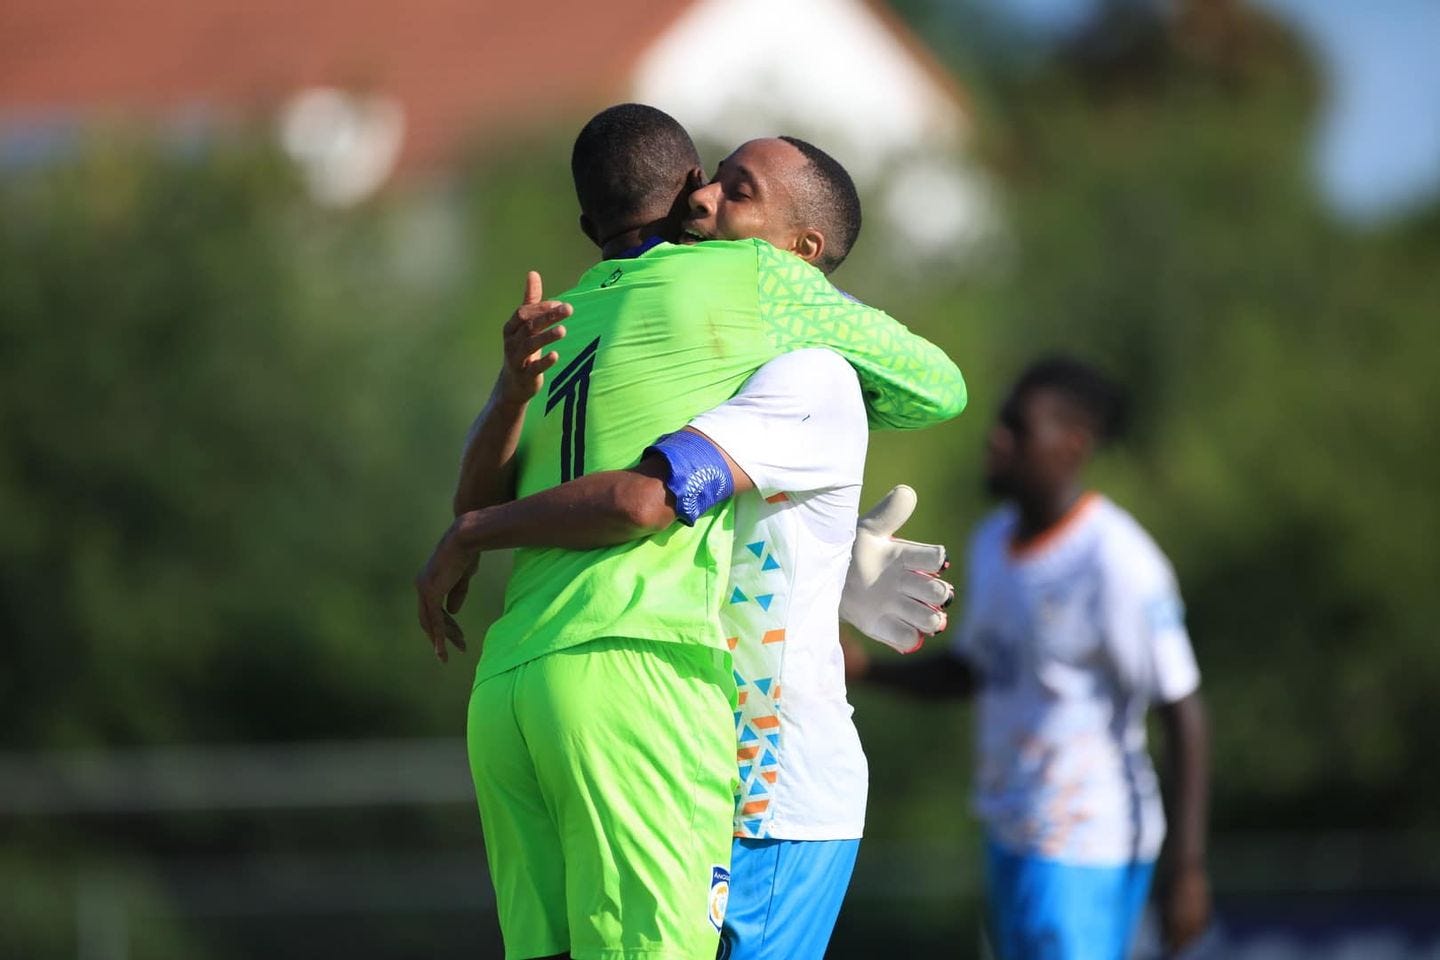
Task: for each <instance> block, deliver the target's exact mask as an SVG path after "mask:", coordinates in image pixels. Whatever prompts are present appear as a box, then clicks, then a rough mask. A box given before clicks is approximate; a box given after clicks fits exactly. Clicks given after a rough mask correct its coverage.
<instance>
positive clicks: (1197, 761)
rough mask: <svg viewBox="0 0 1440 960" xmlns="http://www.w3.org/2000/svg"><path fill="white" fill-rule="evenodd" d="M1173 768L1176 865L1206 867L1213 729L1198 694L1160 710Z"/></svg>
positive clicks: (1171, 794) (1172, 829)
mask: <svg viewBox="0 0 1440 960" xmlns="http://www.w3.org/2000/svg"><path fill="white" fill-rule="evenodd" d="M1160 719H1161V722H1162V724H1163V726H1164V728H1165V739H1166V752H1167V756H1168V765H1169V774H1170V775H1169V780H1170V790H1169V801H1170V802H1169V807H1170V811H1171V813H1170V837H1169V849H1168V850H1167V851H1166V855H1167V859H1168V860H1169V861H1170V862H1171V863H1172V864H1174V865H1177V866H1180V865H1185V864H1194V865H1197V866H1202V867H1203V866H1204V864H1205V833H1206V830H1205V824H1206V821H1207V819H1208V817H1209V810H1210V727H1209V722H1208V720H1207V719H1206V716H1205V703H1204V700H1203V699H1202V698H1201V696H1200V694H1199V693H1198V692H1196V693H1192V694H1190V695H1189V696H1188V697H1185V698H1183V699H1181V700H1177V701H1176V702H1174V703H1170V704H1166V705H1164V706H1162V707H1161V708H1160Z"/></svg>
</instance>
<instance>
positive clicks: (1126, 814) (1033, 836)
mask: <svg viewBox="0 0 1440 960" xmlns="http://www.w3.org/2000/svg"><path fill="white" fill-rule="evenodd" d="M1122 414H1123V402H1122V398H1121V395H1120V392H1119V391H1118V389H1117V388H1116V387H1115V386H1113V385H1112V384H1111V383H1110V382H1109V381H1108V380H1106V379H1105V378H1104V377H1103V376H1102V375H1101V374H1100V373H1099V372H1098V371H1096V370H1094V369H1093V368H1091V367H1089V366H1086V365H1084V364H1081V363H1079V362H1076V361H1074V360H1069V359H1063V358H1056V359H1051V360H1045V361H1041V362H1039V363H1036V364H1034V365H1033V366H1031V367H1030V368H1029V369H1027V370H1026V371H1025V372H1024V374H1023V375H1022V376H1021V377H1020V379H1019V381H1018V383H1016V385H1015V387H1014V388H1013V389H1012V391H1011V393H1010V395H1009V398H1008V399H1007V400H1006V402H1005V404H1004V406H1003V408H1002V409H1001V412H1000V418H999V422H998V423H997V424H996V426H995V428H994V430H993V431H992V432H991V435H990V440H989V444H988V446H987V449H986V458H985V480H986V484H987V486H988V488H989V490H990V492H991V493H993V494H995V495H997V496H1000V497H1003V498H1005V500H1006V501H1007V502H1006V503H1005V504H1004V505H1003V506H1002V507H1001V508H1000V509H998V510H997V511H995V512H994V513H992V514H991V515H989V516H988V517H986V518H985V519H984V520H983V521H982V522H981V523H980V525H979V526H978V528H977V529H976V531H975V534H974V537H973V539H972V541H971V544H970V554H969V570H968V574H967V591H966V609H965V616H964V620H963V622H962V623H961V625H960V627H959V628H958V630H957V631H956V632H955V634H954V642H953V645H952V648H951V651H950V653H949V655H948V656H946V657H942V658H939V659H938V660H926V661H922V662H904V663H893V662H890V663H887V662H873V663H872V662H871V661H870V660H869V657H868V655H866V654H865V652H864V651H863V650H861V649H860V648H858V647H854V646H851V647H849V648H847V651H846V653H847V667H848V669H849V672H850V675H851V676H852V677H857V676H863V677H866V678H868V679H870V680H872V681H875V682H879V683H884V684H887V685H890V686H895V687H899V688H901V689H904V690H908V691H911V692H914V693H919V694H922V695H928V696H954V695H963V694H969V693H971V692H972V691H973V692H974V694H975V696H976V699H977V700H978V707H979V716H978V718H977V735H978V741H979V742H978V751H977V756H978V762H979V769H978V770H977V772H976V782H975V788H974V789H975V807H976V810H977V813H978V814H979V816H980V818H981V820H982V821H984V824H985V828H986V835H987V836H986V841H987V868H988V869H987V876H986V879H987V884H988V888H989V889H988V892H989V899H990V908H991V932H992V936H993V938H994V944H995V948H996V953H997V954H998V956H999V957H1000V958H1001V960H1032V958H1063V960H1123V958H1124V957H1126V956H1127V955H1128V951H1129V947H1130V942H1131V940H1132V939H1133V937H1134V932H1135V928H1136V925H1137V921H1138V918H1139V916H1140V913H1141V910H1142V909H1143V905H1144V902H1145V899H1146V895H1147V893H1148V891H1149V887H1150V881H1151V876H1152V872H1153V870H1154V866H1155V862H1156V858H1157V856H1158V855H1159V854H1160V852H1161V841H1162V838H1163V837H1164V834H1165V826H1166V824H1165V813H1164V809H1163V807H1162V804H1161V797H1160V792H1159V788H1158V786H1157V783H1156V778H1155V774H1154V771H1153V769H1152V767H1151V765H1150V758H1149V755H1148V754H1147V752H1146V746H1145V714H1146V711H1147V709H1148V708H1149V707H1150V706H1151V705H1152V704H1155V705H1158V708H1159V713H1160V717H1161V719H1162V721H1163V727H1164V730H1165V732H1166V735H1167V740H1168V744H1167V746H1168V748H1169V749H1168V754H1169V757H1170V760H1171V766H1172V769H1173V774H1174V776H1173V778H1172V779H1173V784H1172V790H1171V792H1170V794H1169V796H1168V800H1169V801H1170V803H1169V806H1170V813H1171V817H1170V820H1171V823H1170V843H1169V845H1168V847H1167V848H1166V856H1165V859H1164V865H1163V868H1162V871H1161V876H1160V884H1159V886H1160V890H1161V894H1162V895H1161V900H1160V914H1161V921H1162V926H1163V930H1164V933H1165V937H1166V940H1167V943H1168V945H1169V946H1170V947H1171V948H1172V949H1179V948H1180V947H1182V946H1183V945H1185V944H1186V943H1189V942H1190V941H1192V940H1193V939H1194V938H1195V937H1197V936H1198V935H1199V934H1200V933H1201V932H1202V931H1203V929H1204V927H1205V925H1206V924H1207V922H1208V918H1209V911H1210V894H1209V885H1208V881H1207V877H1206V868H1205V818H1206V806H1207V802H1208V786H1209V784H1208V780H1209V770H1208V763H1209V760H1208V738H1207V726H1206V720H1205V714H1204V709H1203V706H1202V703H1201V699H1200V694H1199V683H1200V674H1199V671H1198V670H1197V668H1196V665H1195V657H1194V654H1193V653H1192V651H1191V648H1190V640H1189V637H1188V635H1187V633H1186V630H1185V626H1184V620H1183V608H1182V606H1181V602H1180V595H1179V591H1178V588H1177V586H1176V582H1175V576H1174V573H1173V571H1172V570H1171V567H1170V564H1169V562H1168V561H1167V560H1166V559H1165V556H1164V555H1163V554H1162V553H1161V552H1160V550H1159V548H1158V547H1157V546H1156V545H1155V543H1154V541H1152V540H1151V539H1150V537H1149V536H1148V535H1147V534H1146V533H1145V531H1144V530H1143V529H1141V527H1140V525H1139V524H1138V523H1136V521H1135V520H1134V518H1133V517H1131V516H1130V515H1129V514H1128V513H1126V512H1125V511H1124V510H1122V509H1121V508H1120V507H1118V506H1116V505H1115V504H1114V503H1112V502H1111V501H1109V500H1108V499H1106V498H1105V497H1103V496H1101V495H1100V494H1098V493H1094V492H1090V491H1087V490H1085V488H1084V487H1083V486H1082V482H1081V474H1082V471H1083V468H1084V467H1085V465H1086V464H1087V462H1088V461H1089V460H1090V457H1091V454H1092V453H1093V452H1094V450H1095V449H1096V447H1097V446H1099V445H1100V444H1101V443H1103V442H1105V441H1106V440H1109V439H1111V438H1113V437H1114V436H1115V435H1116V434H1117V433H1118V431H1119V429H1120V425H1121V421H1122V418H1123V416H1122Z"/></svg>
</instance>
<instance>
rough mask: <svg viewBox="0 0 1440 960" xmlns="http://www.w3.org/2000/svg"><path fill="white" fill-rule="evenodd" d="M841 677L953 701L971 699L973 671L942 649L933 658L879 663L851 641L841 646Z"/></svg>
mask: <svg viewBox="0 0 1440 960" xmlns="http://www.w3.org/2000/svg"><path fill="white" fill-rule="evenodd" d="M842 646H843V649H844V653H845V678H846V679H847V680H858V681H863V682H865V683H870V684H873V685H875V686H877V687H885V688H886V689H889V690H894V691H896V692H897V693H903V694H906V695H907V696H912V697H918V698H920V699H923V700H954V699H958V698H961V697H969V696H971V695H972V694H973V693H974V692H975V689H976V679H975V671H974V669H973V668H972V667H971V666H970V664H969V663H968V662H967V661H966V660H964V659H963V658H962V657H961V656H960V655H959V654H957V653H955V652H954V651H952V650H946V651H945V652H944V653H942V654H940V655H939V656H934V657H928V656H927V657H906V658H905V659H903V660H902V659H894V658H892V657H888V656H887V657H886V658H884V659H883V660H881V659H876V658H874V657H872V656H871V655H870V653H869V651H867V650H866V649H865V648H864V647H863V646H861V645H860V644H859V643H858V642H855V641H853V640H846V641H845V642H844V643H843V644H842Z"/></svg>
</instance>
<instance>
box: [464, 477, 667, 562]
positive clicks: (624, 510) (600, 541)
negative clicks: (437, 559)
mask: <svg viewBox="0 0 1440 960" xmlns="http://www.w3.org/2000/svg"><path fill="white" fill-rule="evenodd" d="M664 470H665V464H664V461H663V460H660V459H659V458H655V457H651V458H647V459H646V460H644V461H642V462H641V463H640V464H639V465H638V466H636V467H634V468H632V469H629V470H609V471H605V472H602V473H593V474H589V475H588V476H584V477H579V478H577V479H575V480H571V481H569V482H568V483H562V484H560V485H559V486H557V487H551V488H550V489H548V490H542V491H540V492H539V493H535V494H531V495H530V496H528V497H522V498H521V499H519V500H514V501H511V502H509V503H500V504H496V505H492V506H488V507H483V508H481V509H479V510H472V511H468V512H466V513H463V514H461V515H460V516H459V517H457V518H456V521H455V526H454V527H453V528H452V529H453V532H454V536H455V537H456V540H457V543H458V544H459V545H460V546H461V547H462V548H463V549H465V550H467V551H473V552H479V551H484V550H507V549H511V548H514V547H562V548H565V549H568V550H588V549H592V548H595V547H608V546H613V545H615V544H619V543H627V542H629V541H631V540H635V539H638V538H640V537H645V536H649V535H650V534H652V533H657V532H659V531H661V530H664V529H665V528H666V527H668V526H670V524H672V523H674V522H675V501H674V497H673V496H672V495H671V494H670V491H669V490H667V489H666V487H665V483H664V480H663V477H664Z"/></svg>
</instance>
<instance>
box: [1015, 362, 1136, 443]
mask: <svg viewBox="0 0 1440 960" xmlns="http://www.w3.org/2000/svg"><path fill="white" fill-rule="evenodd" d="M1035 390H1052V391H1054V392H1055V393H1058V394H1060V395H1061V396H1063V397H1064V398H1065V399H1066V401H1068V402H1069V403H1070V404H1071V406H1072V407H1074V409H1075V410H1076V412H1078V413H1079V414H1080V415H1081V416H1082V417H1083V418H1084V419H1085V420H1086V421H1087V425H1088V426H1089V427H1090V430H1091V432H1092V433H1094V435H1095V439H1096V441H1098V442H1099V443H1102V444H1103V443H1108V442H1110V441H1112V440H1118V439H1119V438H1120V437H1122V436H1124V434H1125V429H1126V427H1127V426H1128V421H1129V415H1130V409H1129V407H1130V403H1129V398H1128V397H1127V396H1126V393H1125V389H1124V388H1123V387H1121V386H1120V385H1119V384H1118V383H1116V382H1115V381H1114V380H1111V379H1110V378H1109V377H1108V376H1106V375H1105V374H1104V373H1102V372H1101V371H1100V370H1099V369H1098V368H1097V367H1094V366H1092V365H1091V364H1088V363H1085V362H1084V361H1082V360H1077V359H1075V358H1074V357H1067V356H1050V357H1045V358H1043V359H1041V360H1037V361H1035V362H1034V363H1032V364H1030V366H1028V367H1026V368H1025V371H1024V372H1023V373H1021V374H1020V379H1019V380H1017V381H1016V382H1015V389H1014V391H1013V392H1012V394H1013V396H1016V397H1020V396H1023V395H1025V394H1028V393H1030V392H1032V391H1035Z"/></svg>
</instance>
